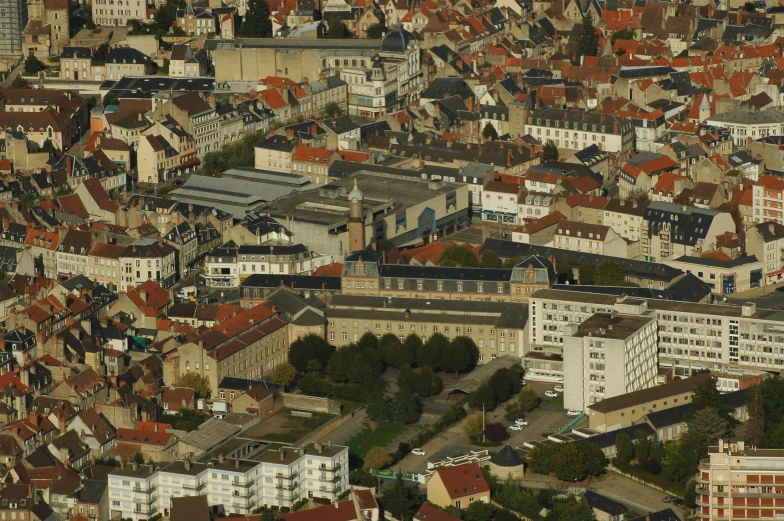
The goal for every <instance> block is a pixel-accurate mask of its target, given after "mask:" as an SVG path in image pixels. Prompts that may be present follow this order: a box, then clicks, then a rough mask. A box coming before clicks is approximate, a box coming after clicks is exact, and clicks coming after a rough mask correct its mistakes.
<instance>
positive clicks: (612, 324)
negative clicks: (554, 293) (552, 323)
mask: <svg viewBox="0 0 784 521" xmlns="http://www.w3.org/2000/svg"><path fill="white" fill-rule="evenodd" d="M617 307H619V308H621V313H617V312H615V311H613V312H612V313H596V314H594V315H593V316H591V317H590V318H588V319H587V320H585V321H584V322H583V323H582V324H580V325H579V326H578V325H577V324H569V325H567V326H566V328H565V333H566V334H565V338H564V353H563V359H564V389H565V390H564V407H566V408H568V409H574V410H578V411H585V410H587V408H588V406H590V405H592V404H594V403H596V402H600V401H602V400H604V399H606V398H612V397H614V396H620V395H623V394H626V393H630V392H633V391H639V390H641V389H647V388H649V387H653V386H654V385H656V373H657V365H656V320H655V317H654V314H653V312H651V311H649V310H648V303H647V301H646V300H643V299H626V300H625V301H624V302H623V303H622V304H620V305H619V306H617Z"/></svg>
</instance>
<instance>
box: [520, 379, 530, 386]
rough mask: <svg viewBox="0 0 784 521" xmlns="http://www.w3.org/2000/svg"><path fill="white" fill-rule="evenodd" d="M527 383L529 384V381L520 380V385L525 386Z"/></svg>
mask: <svg viewBox="0 0 784 521" xmlns="http://www.w3.org/2000/svg"><path fill="white" fill-rule="evenodd" d="M526 385H528V382H526V381H525V380H520V387H525V386H526Z"/></svg>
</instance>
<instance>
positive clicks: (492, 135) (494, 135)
mask: <svg viewBox="0 0 784 521" xmlns="http://www.w3.org/2000/svg"><path fill="white" fill-rule="evenodd" d="M482 137H483V138H485V139H489V140H491V141H495V140H496V139H498V132H497V131H496V130H495V126H494V125H493V124H492V123H491V122H489V121H488V122H487V124H486V125H485V128H484V130H482Z"/></svg>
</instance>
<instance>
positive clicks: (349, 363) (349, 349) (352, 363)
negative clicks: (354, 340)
mask: <svg viewBox="0 0 784 521" xmlns="http://www.w3.org/2000/svg"><path fill="white" fill-rule="evenodd" d="M361 363H362V362H361V360H360V357H359V354H358V352H357V348H356V347H355V346H346V347H342V348H340V349H338V350H337V351H335V353H334V354H333V355H332V357H331V358H330V359H329V363H328V364H327V376H329V377H330V378H331V379H332V380H333V381H335V382H341V383H345V382H348V381H350V380H351V375H352V374H353V373H354V370H355V369H356V364H361Z"/></svg>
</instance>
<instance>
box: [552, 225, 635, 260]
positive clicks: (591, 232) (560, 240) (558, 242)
mask: <svg viewBox="0 0 784 521" xmlns="http://www.w3.org/2000/svg"><path fill="white" fill-rule="evenodd" d="M553 245H554V246H555V247H556V248H566V249H569V250H573V251H579V252H584V253H596V254H599V255H610V256H612V257H626V256H627V255H628V248H627V245H626V241H625V240H623V239H622V238H621V237H620V236H619V235H618V234H617V233H615V231H614V230H613V229H612V228H610V227H609V226H602V225H600V224H588V223H583V222H577V221H561V222H559V223H558V226H557V227H556V230H555V235H554V236H553Z"/></svg>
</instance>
